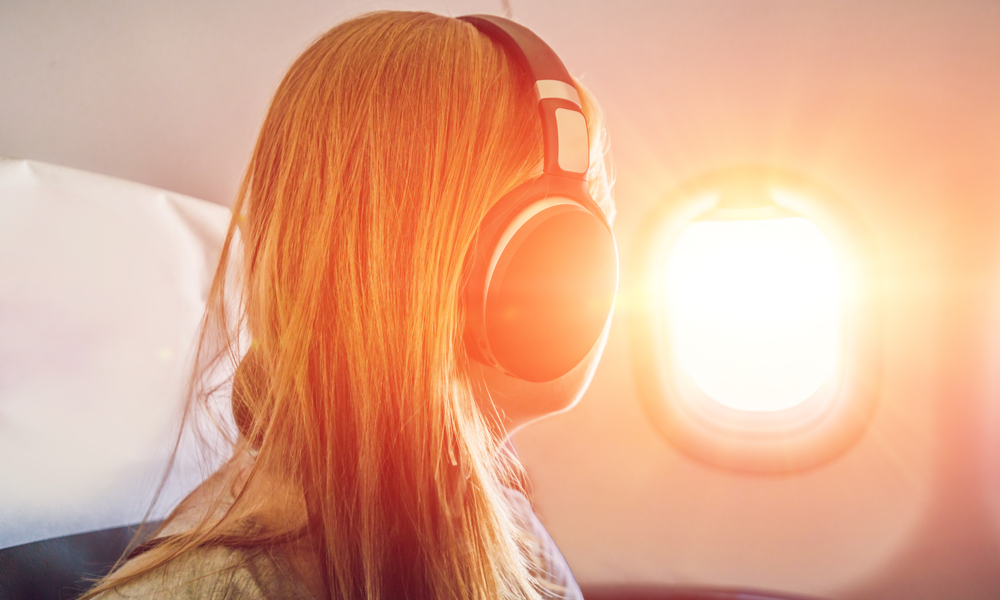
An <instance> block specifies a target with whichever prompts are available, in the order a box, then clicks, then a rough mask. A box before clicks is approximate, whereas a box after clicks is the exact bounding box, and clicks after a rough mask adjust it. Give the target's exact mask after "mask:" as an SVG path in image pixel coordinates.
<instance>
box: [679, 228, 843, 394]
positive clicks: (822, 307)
mask: <svg viewBox="0 0 1000 600" xmlns="http://www.w3.org/2000/svg"><path fill="white" fill-rule="evenodd" d="M666 268H667V271H666V278H665V285H666V289H665V290H664V291H665V292H666V293H665V298H666V299H667V306H666V307H665V308H666V310H667V323H668V327H669V334H670V342H671V345H672V347H673V352H674V356H675V357H676V359H677V360H678V361H679V362H680V365H681V366H682V367H683V369H684V370H686V371H687V373H688V374H689V375H690V376H691V378H692V379H693V380H694V381H695V383H697V384H698V386H700V387H701V389H702V391H704V392H705V394H707V395H708V396H709V397H710V398H712V399H713V400H715V401H716V402H718V403H720V404H722V405H724V406H727V407H729V408H732V409H736V410H742V411H754V412H769V411H779V410H784V409H788V408H792V407H794V406H796V405H798V404H801V403H802V402H804V401H805V400H807V399H808V398H809V397H810V396H812V395H813V394H814V393H816V391H817V390H818V389H819V388H820V386H822V385H823V383H824V382H825V381H826V380H827V379H828V378H829V377H830V375H831V374H832V373H833V370H834V367H835V366H836V363H837V359H838V353H839V351H840V345H841V343H842V342H841V335H842V306H841V303H842V293H841V281H840V272H839V269H838V266H837V259H836V257H835V255H834V250H833V247H832V246H831V244H830V241H829V240H828V239H827V237H826V236H825V235H824V234H823V233H822V232H821V231H820V229H819V228H818V227H817V226H816V225H815V224H814V223H813V222H812V221H810V220H809V219H805V218H801V217H786V218H774V219H758V220H716V221H712V220H702V221H694V222H692V223H691V224H689V225H688V226H687V227H686V228H685V229H684V230H683V231H681V233H680V234H679V238H678V240H677V242H676V243H675V244H674V246H673V248H672V251H671V252H670V255H669V257H668V261H667V265H666Z"/></svg>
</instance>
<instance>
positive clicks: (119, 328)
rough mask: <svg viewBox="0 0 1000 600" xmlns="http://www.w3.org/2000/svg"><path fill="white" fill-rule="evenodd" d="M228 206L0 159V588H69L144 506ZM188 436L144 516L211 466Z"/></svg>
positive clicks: (159, 510) (126, 537)
mask: <svg viewBox="0 0 1000 600" xmlns="http://www.w3.org/2000/svg"><path fill="white" fill-rule="evenodd" d="M229 217H230V211H229V210H228V209H227V208H225V207H223V206H218V205H215V204H211V203H209V202H205V201H202V200H196V199H194V198H190V197H186V196H182V195H180V194H174V193H171V192H166V191H163V190H158V189H155V188H151V187H148V186H145V185H140V184H136V183H131V182H127V181H122V180H118V179H114V178H111V177H105V176H102V175H97V174H93V173H86V172H82V171H77V170H73V169H68V168H63V167H57V166H54V165H49V164H44V163H39V162H33V161H28V160H14V159H0V365H2V367H0V473H3V474H4V476H3V477H0V598H70V597H75V596H76V595H78V591H79V590H81V589H84V588H85V587H87V583H86V582H85V581H84V580H83V579H84V578H85V577H90V578H93V577H98V576H100V575H102V574H103V573H104V572H105V571H107V570H108V569H110V567H111V565H112V564H113V563H114V561H115V560H117V558H118V557H119V556H121V554H122V552H123V551H124V549H125V548H126V547H127V545H128V543H129V541H130V540H131V539H132V535H133V533H134V531H135V530H134V525H135V524H137V523H139V522H141V521H143V519H144V517H147V515H146V511H147V509H148V508H149V506H150V502H151V500H152V498H153V494H154V493H155V491H156V489H157V487H158V486H159V484H160V481H161V479H162V476H163V474H164V469H165V465H166V459H167V457H168V455H169V453H170V451H171V449H172V447H173V443H174V441H175V438H176V433H177V425H178V423H179V417H180V410H181V401H180V399H181V397H182V389H183V385H184V383H185V377H186V372H187V367H188V364H189V362H188V361H189V358H190V344H191V341H192V339H193V337H194V333H195V331H196V329H197V326H198V323H199V321H200V318H201V315H202V312H203V310H204V302H205V298H206V294H207V291H208V288H209V285H210V283H211V280H212V277H213V274H214V269H215V265H216V263H217V262H218V259H219V255H220V252H221V247H222V241H223V239H224V237H225V233H226V228H227V226H228V223H229ZM220 414H221V415H222V417H223V418H226V411H221V413H220ZM229 419H230V420H231V414H230V416H229ZM219 441H220V442H221V439H220V440H219ZM188 448H189V446H188V445H187V444H186V442H182V445H181V450H180V454H179V463H178V465H177V472H176V475H175V476H173V477H171V478H170V479H169V480H168V481H167V483H166V485H165V486H164V488H163V490H162V493H161V500H160V501H159V502H158V503H157V505H156V507H155V508H154V510H153V512H152V513H150V514H149V515H148V517H147V518H148V519H150V520H154V521H155V520H156V519H159V518H162V517H163V516H165V514H166V512H167V511H169V509H170V508H172V506H173V505H174V504H175V503H176V502H177V501H178V500H179V499H180V498H182V497H183V496H184V495H186V493H187V492H188V491H189V490H190V489H192V488H193V487H194V486H195V485H197V484H198V483H199V482H200V480H201V476H202V474H204V473H205V472H206V470H207V469H211V465H207V464H201V463H200V462H199V459H198V457H197V456H196V455H195V454H194V453H193V452H189V451H188ZM220 448H223V446H220Z"/></svg>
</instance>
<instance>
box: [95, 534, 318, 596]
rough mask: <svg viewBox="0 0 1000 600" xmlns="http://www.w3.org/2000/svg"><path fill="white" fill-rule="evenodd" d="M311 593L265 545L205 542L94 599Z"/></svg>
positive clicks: (278, 555) (303, 594)
mask: <svg viewBox="0 0 1000 600" xmlns="http://www.w3.org/2000/svg"><path fill="white" fill-rule="evenodd" d="M311 597H312V596H311V594H310V593H309V591H308V590H307V589H306V587H305V584H304V583H303V582H302V580H301V578H300V577H299V576H298V575H297V574H296V573H295V572H294V570H293V569H292V568H291V567H290V565H289V563H288V562H287V560H285V559H284V557H282V556H281V555H280V554H277V553H275V552H273V551H270V550H268V549H266V548H249V549H247V548H234V547H228V546H207V547H203V548H196V549H193V550H190V551H188V552H185V553H184V554H182V555H180V556H178V557H177V558H175V559H173V560H171V561H170V562H167V563H166V564H164V565H162V566H160V567H157V568H155V569H153V570H151V571H149V572H147V573H144V574H143V575H141V576H140V577H139V578H138V579H135V580H133V581H130V582H128V583H126V584H124V585H121V586H118V587H116V588H115V589H113V590H109V591H107V592H104V593H102V594H100V595H98V596H97V597H96V600H120V599H121V598H172V599H176V600H181V599H188V598H191V599H194V598H198V599H206V600H223V599H229V598H233V599H236V598H240V599H244V598H246V599H248V600H279V599H285V598H311Z"/></svg>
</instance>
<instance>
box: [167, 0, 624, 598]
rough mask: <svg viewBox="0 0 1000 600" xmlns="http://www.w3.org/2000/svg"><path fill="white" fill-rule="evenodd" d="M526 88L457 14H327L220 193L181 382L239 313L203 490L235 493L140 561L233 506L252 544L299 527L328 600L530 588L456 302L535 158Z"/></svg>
mask: <svg viewBox="0 0 1000 600" xmlns="http://www.w3.org/2000/svg"><path fill="white" fill-rule="evenodd" d="M532 85H533V82H532V81H530V80H529V78H528V76H527V74H525V73H523V72H521V71H520V70H519V69H518V68H517V66H516V65H515V64H514V63H513V61H512V60H510V59H509V58H508V57H507V56H506V55H505V54H504V52H503V51H502V50H501V49H500V48H499V47H498V46H496V45H495V44H494V43H493V42H491V41H490V40H489V39H488V38H486V37H485V36H483V35H482V34H481V33H479V32H477V31H476V30H475V29H474V28H473V27H472V26H471V25H470V24H468V23H465V22H461V21H458V20H455V19H451V18H447V17H441V16H437V15H432V14H426V13H396V12H385V13H374V14H369V15H365V16H363V17H360V18H357V19H354V20H351V21H348V22H345V23H343V24H341V25H338V26H337V27H335V28H333V29H332V30H330V31H329V32H328V33H326V34H325V35H324V36H322V37H321V38H320V39H319V40H317V41H316V42H315V43H314V44H313V45H312V46H311V47H310V48H309V49H307V50H306V51H305V52H304V53H303V54H302V56H300V57H299V58H298V60H296V61H295V63H294V64H293V65H292V67H291V68H290V69H289V71H288V73H287V75H286V76H285V78H284V80H283V81H282V82H281V84H280V85H279V87H278V89H277V91H276V93H275V96H274V99H273V102H272V104H271V107H270V109H269V111H268V113H267V116H266V118H265V121H264V124H263V127H262V130H261V133H260V137H259V139H258V141H257V145H256V148H255V150H254V152H253V156H252V159H251V162H250V166H249V169H248V171H247V174H246V177H245V180H244V183H243V188H242V190H241V194H240V197H239V198H238V200H237V203H236V205H235V207H234V218H233V224H232V225H231V226H230V234H229V239H228V240H227V245H226V250H225V252H224V256H223V259H222V261H221V263H220V267H219V270H218V272H217V273H216V278H215V282H214V284H213V288H212V292H211V295H210V298H209V307H208V312H207V315H206V321H205V325H204V327H203V332H202V339H201V346H200V350H199V361H200V362H199V365H200V366H199V370H198V371H196V377H195V379H194V381H195V386H194V388H193V392H192V398H193V401H194V402H195V403H196V401H197V400H199V399H204V397H205V396H206V395H207V394H208V393H209V392H208V391H205V390H202V389H200V388H199V387H198V385H197V384H198V382H199V381H201V380H202V379H204V378H203V377H202V375H203V374H204V373H206V372H209V371H211V370H212V368H213V367H214V366H217V365H216V364H215V363H218V361H219V360H221V358H222V357H223V356H224V355H225V353H219V354H216V353H213V351H212V350H211V348H218V347H220V346H219V345H218V342H219V340H221V341H222V346H221V347H223V348H228V349H232V348H235V347H236V346H238V341H239V339H240V337H241V333H240V328H241V327H245V330H246V331H247V332H248V333H249V336H250V338H251V339H252V343H251V345H250V348H249V350H248V353H247V356H246V357H245V358H244V359H243V360H244V364H245V365H247V364H252V365H253V368H246V369H241V371H242V372H243V373H251V374H252V375H253V377H250V378H249V380H247V381H237V382H236V385H237V387H240V389H241V391H242V394H241V399H242V400H241V405H240V407H239V409H240V410H239V411H238V412H239V413H241V414H238V415H237V416H238V417H242V419H241V420H242V422H243V424H244V433H245V436H244V437H241V439H240V441H239V442H238V443H237V445H236V455H237V456H239V455H240V454H241V453H245V452H246V451H248V450H250V451H252V452H253V453H254V454H256V459H255V460H254V462H253V464H252V466H251V467H250V474H249V476H247V475H246V473H242V474H240V475H239V478H237V476H235V475H234V476H233V477H232V481H230V483H229V485H228V486H222V487H223V488H227V490H228V489H231V490H233V494H234V496H235V502H233V503H232V504H231V505H225V504H224V503H223V501H222V500H220V499H218V498H217V499H216V503H217V504H218V505H219V506H222V507H224V510H221V511H220V510H206V511H204V514H205V515H206V516H205V517H204V518H203V519H202V520H201V522H200V523H199V524H198V525H197V526H196V527H194V528H193V529H191V530H190V532H189V533H187V534H186V535H184V536H180V538H178V539H177V540H174V541H173V542H171V544H168V545H165V546H162V547H160V548H158V549H157V551H158V552H159V556H158V557H152V558H150V559H149V560H148V561H147V562H148V564H150V565H152V564H155V563H162V562H163V561H165V560H169V558H171V557H172V556H176V555H177V554H178V553H181V552H184V551H186V550H187V549H190V548H192V547H196V546H200V545H206V544H211V543H213V542H215V541H217V540H218V539H219V538H220V536H223V535H230V536H231V535H234V534H240V535H245V534H246V531H247V523H250V522H252V523H254V526H253V528H252V531H253V533H252V534H250V535H253V536H258V537H260V538H262V539H263V538H264V537H267V536H271V537H270V538H268V539H279V538H281V536H283V535H286V534H289V532H292V530H294V529H295V528H296V527H304V528H305V530H307V531H308V537H309V539H310V540H311V542H310V543H311V546H310V547H311V548H312V550H313V552H314V556H315V560H316V564H317V566H318V568H319V569H320V572H321V574H322V576H323V585H324V587H325V588H326V589H327V590H328V591H329V594H330V595H331V596H332V597H343V598H397V597H400V598H401V597H435V598H505V597H525V596H527V597H531V596H533V595H534V594H535V591H534V584H533V582H532V580H531V576H530V575H529V572H528V569H527V566H526V563H525V559H524V554H525V552H524V550H525V548H524V546H525V544H529V543H530V540H526V539H524V535H523V534H522V533H521V532H519V530H518V529H517V527H516V526H515V524H514V521H513V518H512V515H511V514H510V509H509V507H508V506H507V503H506V502H505V501H504V497H503V487H502V486H503V485H504V482H505V481H506V480H507V475H509V470H510V469H513V468H515V467H516V463H515V461H513V460H512V459H510V458H509V457H506V455H505V453H503V452H500V451H499V448H498V447H499V445H500V442H502V439H501V436H499V435H498V434H497V429H498V428H497V427H496V422H495V421H496V419H497V415H495V414H490V411H488V410H480V409H479V408H478V407H477V405H476V403H475V401H474V399H473V395H472V386H473V385H475V382H473V381H471V380H470V377H469V375H468V368H467V367H468V364H467V363H468V358H467V357H466V354H465V351H464V348H463V345H462V332H463V312H462V311H463V307H462V304H461V297H462V293H461V292H462V288H463V282H464V277H465V275H466V273H465V258H466V254H467V252H468V249H469V248H470V246H472V244H473V241H474V239H475V235H476V231H477V227H478V225H479V221H480V219H481V217H482V216H483V215H484V214H485V213H486V211H487V210H488V209H489V207H490V206H491V205H492V203H494V202H496V200H497V199H499V198H500V197H501V196H502V195H503V194H504V193H505V192H507V191H509V190H510V189H512V188H513V187H515V186H517V185H518V184H520V183H523V182H524V181H526V180H527V179H529V178H531V177H533V176H535V175H536V174H538V173H540V172H541V164H542V139H541V126H540V120H539V117H538V113H537V110H536V103H535V97H534V91H533V89H532ZM583 98H584V105H585V106H584V110H585V112H586V113H587V115H588V117H589V120H590V128H591V141H592V147H593V151H592V154H593V156H592V160H591V165H592V167H591V176H590V181H591V189H592V194H593V196H594V198H595V199H597V200H598V202H602V203H606V202H607V201H608V180H607V175H606V172H605V169H604V161H603V153H602V150H603V142H604V138H603V132H602V129H601V128H600V123H599V120H598V118H597V117H598V115H597V114H596V108H595V106H594V105H593V103H592V102H590V101H589V100H590V99H589V96H588V95H586V94H583ZM236 239H239V240H240V241H241V244H242V250H241V252H242V254H241V255H240V256H239V258H240V259H241V260H239V261H232V262H231V261H229V260H228V256H229V254H230V253H239V252H240V250H238V248H239V247H240V246H239V245H238V244H236V243H235V242H234V240H236ZM232 264H241V267H240V271H239V275H240V277H239V278H238V279H236V278H233V277H232V274H231V273H230V274H229V275H228V276H227V268H228V269H232V268H233V267H232V266H228V267H227V265H232ZM227 280H229V281H234V280H236V281H238V282H239V283H238V285H236V287H237V288H238V289H237V291H238V292H239V295H240V297H241V298H242V301H241V302H240V306H241V314H240V318H239V319H238V323H239V326H234V324H233V322H232V320H231V319H229V320H227V317H226V315H227V313H226V310H227V309H226V304H227V301H226V298H227V297H229V296H231V294H232V291H231V290H230V291H227V290H226V289H225V288H226V282H227ZM234 353H235V354H241V353H242V352H241V351H235V352H234ZM250 446H254V448H252V449H251V448H250ZM505 457H506V458H505ZM276 480H280V481H281V482H282V485H280V486H276V485H275V481H276ZM277 490H285V491H287V490H292V491H291V492H288V493H281V492H279V491H277ZM296 499H298V501H297V500H296ZM213 514H214V515H215V516H212V515H213ZM219 514H221V515H222V516H221V518H220V517H219V516H218V515H219ZM178 540H179V541H178Z"/></svg>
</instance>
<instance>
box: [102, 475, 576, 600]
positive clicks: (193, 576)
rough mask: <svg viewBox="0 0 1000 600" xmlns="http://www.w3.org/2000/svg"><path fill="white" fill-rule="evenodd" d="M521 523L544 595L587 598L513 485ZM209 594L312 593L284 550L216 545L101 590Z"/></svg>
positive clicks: (114, 596)
mask: <svg viewBox="0 0 1000 600" xmlns="http://www.w3.org/2000/svg"><path fill="white" fill-rule="evenodd" d="M507 498H508V500H509V501H510V503H511V506H512V507H513V508H514V512H515V515H516V519H517V522H518V525H519V526H520V527H521V528H522V529H524V531H526V532H528V533H529V534H531V536H532V537H534V538H535V540H537V545H536V546H535V547H534V548H532V552H531V556H529V558H530V560H531V564H532V573H533V574H534V576H535V577H536V578H537V580H538V581H539V582H541V584H542V586H543V589H542V593H543V597H545V598H551V599H560V600H583V594H582V593H581V592H580V588H579V586H578V585H577V583H576V579H574V577H573V572H572V571H571V570H570V568H569V565H568V564H566V559H565V558H564V557H563V555H562V553H561V552H560V551H559V548H558V547H557V546H556V544H555V542H554V541H553V540H552V537H551V536H549V533H548V532H547V531H546V530H545V527H544V526H542V523H541V521H539V520H538V517H537V516H536V515H535V513H534V511H532V509H531V505H530V504H529V502H528V500H527V498H525V497H524V495H523V494H521V493H520V492H516V491H514V490H507ZM153 597H155V598H171V599H175V600H180V599H195V598H197V599H199V600H200V599H205V600H228V599H230V598H231V599H234V600H235V599H237V598H239V599H246V600H281V599H285V598H289V599H290V598H306V599H309V598H312V597H313V596H312V594H311V593H310V592H309V590H308V589H307V588H306V584H305V582H304V581H303V580H302V578H301V577H300V576H299V575H298V574H296V573H295V571H294V569H292V567H291V565H290V564H289V562H288V560H287V559H286V558H285V557H284V556H283V555H282V553H281V552H277V551H272V550H268V549H266V548H252V549H247V548H231V547H226V546H210V547H206V548H198V549H196V550H193V551H191V552H188V553H186V554H184V555H182V556H180V557H178V558H177V559H175V560H173V561H171V562H169V563H167V564H166V565H164V566H162V567H160V568H157V569H154V570H153V571H151V572H149V573H147V574H145V575H143V576H142V577H140V578H139V579H137V580H135V581H133V582H131V583H128V584H126V585H123V586H120V587H118V588H116V589H115V590H112V591H108V592H105V593H103V594H101V595H100V596H98V597H97V598H98V599H99V600H118V599H120V598H153Z"/></svg>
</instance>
